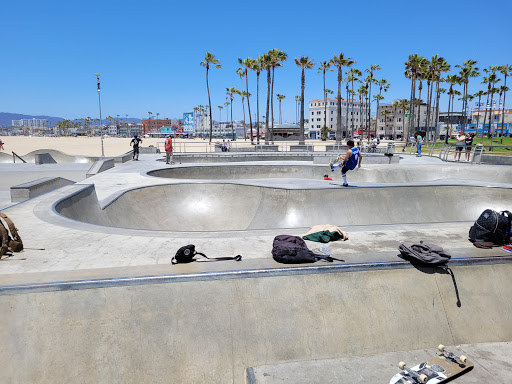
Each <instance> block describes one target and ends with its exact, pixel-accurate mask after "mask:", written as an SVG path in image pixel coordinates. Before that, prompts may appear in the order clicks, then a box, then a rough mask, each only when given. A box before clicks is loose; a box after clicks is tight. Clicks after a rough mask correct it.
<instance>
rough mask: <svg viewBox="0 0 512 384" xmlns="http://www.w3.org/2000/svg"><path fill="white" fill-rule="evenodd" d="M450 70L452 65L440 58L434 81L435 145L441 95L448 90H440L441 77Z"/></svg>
mask: <svg viewBox="0 0 512 384" xmlns="http://www.w3.org/2000/svg"><path fill="white" fill-rule="evenodd" d="M449 70H450V64H448V62H447V61H446V59H445V58H444V57H439V58H437V59H436V66H435V75H434V80H435V82H436V91H435V92H436V116H435V124H434V126H435V135H434V143H435V142H436V141H437V126H438V124H439V103H440V100H441V94H442V93H445V92H446V89H444V88H440V87H439V86H440V83H441V82H443V81H444V79H443V78H442V77H441V75H442V74H443V72H448V71H449Z"/></svg>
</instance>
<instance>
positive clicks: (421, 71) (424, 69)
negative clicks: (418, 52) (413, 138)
mask: <svg viewBox="0 0 512 384" xmlns="http://www.w3.org/2000/svg"><path fill="white" fill-rule="evenodd" d="M429 65H430V61H428V60H427V59H425V60H424V61H423V62H422V63H421V66H420V67H419V68H418V74H417V77H418V80H419V82H420V83H419V86H418V91H419V96H418V99H419V100H421V91H422V90H423V80H427V79H428V67H429ZM420 111H421V104H418V125H417V127H418V130H420V118H421V113H420Z"/></svg>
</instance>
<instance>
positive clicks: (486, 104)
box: [480, 83, 491, 144]
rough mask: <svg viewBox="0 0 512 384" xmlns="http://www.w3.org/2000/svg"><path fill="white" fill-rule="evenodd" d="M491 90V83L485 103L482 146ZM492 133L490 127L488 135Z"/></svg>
mask: <svg viewBox="0 0 512 384" xmlns="http://www.w3.org/2000/svg"><path fill="white" fill-rule="evenodd" d="M489 89H490V83H489V87H487V100H486V101H485V112H484V124H483V126H482V138H481V139H480V144H482V143H483V141H484V130H485V120H487V106H488V105H489ZM490 132H491V127H489V130H488V132H487V134H488V135H489V134H490Z"/></svg>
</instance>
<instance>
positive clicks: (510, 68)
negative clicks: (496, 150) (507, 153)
mask: <svg viewBox="0 0 512 384" xmlns="http://www.w3.org/2000/svg"><path fill="white" fill-rule="evenodd" d="M500 72H501V74H502V75H503V76H504V77H505V81H504V83H503V107H502V114H501V144H503V126H504V125H505V99H506V97H507V91H508V90H509V88H508V87H507V77H508V76H509V75H510V74H511V73H512V65H508V64H505V65H502V66H501V67H500ZM500 89H501V88H500Z"/></svg>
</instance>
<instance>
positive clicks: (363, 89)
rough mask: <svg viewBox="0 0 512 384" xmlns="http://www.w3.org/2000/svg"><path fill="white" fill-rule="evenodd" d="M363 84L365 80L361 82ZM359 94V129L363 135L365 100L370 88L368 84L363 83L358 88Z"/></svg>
mask: <svg viewBox="0 0 512 384" xmlns="http://www.w3.org/2000/svg"><path fill="white" fill-rule="evenodd" d="M361 84H363V82H361ZM357 93H358V94H359V130H360V131H361V137H362V136H363V100H364V98H365V97H366V96H367V95H368V88H367V87H366V85H361V86H360V87H359V89H358V90H357Z"/></svg>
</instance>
